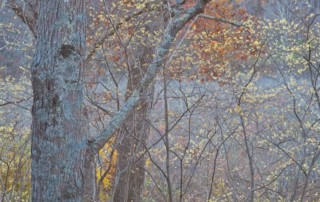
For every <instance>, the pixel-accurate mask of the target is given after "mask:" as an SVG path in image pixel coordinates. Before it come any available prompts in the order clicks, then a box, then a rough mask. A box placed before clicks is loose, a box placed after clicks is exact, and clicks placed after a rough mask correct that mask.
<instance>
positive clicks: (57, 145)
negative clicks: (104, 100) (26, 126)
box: [31, 0, 95, 201]
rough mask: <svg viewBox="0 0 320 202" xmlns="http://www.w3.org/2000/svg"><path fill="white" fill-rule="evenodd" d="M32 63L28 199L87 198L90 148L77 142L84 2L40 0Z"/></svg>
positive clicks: (81, 130) (82, 122)
mask: <svg viewBox="0 0 320 202" xmlns="http://www.w3.org/2000/svg"><path fill="white" fill-rule="evenodd" d="M39 3H40V5H39V18H38V27H37V36H38V37H37V46H36V52H35V56H34V58H33V64H32V69H31V71H32V87H33V97H34V98H33V99H34V100H33V107H32V117H33V120H32V145H31V158H32V165H31V166H32V200H33V201H82V200H84V201H90V200H91V198H92V199H93V198H94V193H95V168H94V162H93V161H94V157H93V156H94V154H93V153H92V152H91V150H90V149H89V147H85V146H84V145H83V142H84V140H85V139H86V136H87V135H88V134H87V133H88V125H87V121H86V118H85V116H84V115H83V113H82V106H83V105H82V104H83V103H82V102H83V81H82V79H81V71H82V67H83V56H84V50H85V42H86V38H85V12H84V11H85V10H84V9H85V3H84V1H77V0H69V1H65V0H56V1H47V0H41V1H40V2H39Z"/></svg>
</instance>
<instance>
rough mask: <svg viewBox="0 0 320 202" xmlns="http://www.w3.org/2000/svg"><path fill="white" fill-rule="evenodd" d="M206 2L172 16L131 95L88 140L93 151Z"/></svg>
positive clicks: (117, 125) (132, 105) (133, 104)
mask: <svg viewBox="0 0 320 202" xmlns="http://www.w3.org/2000/svg"><path fill="white" fill-rule="evenodd" d="M208 2H210V0H200V1H199V2H198V3H197V4H196V5H195V6H193V7H192V8H189V9H187V10H184V11H183V12H182V13H181V15H180V16H179V17H176V18H173V19H172V20H171V21H170V22H169V25H168V26H167V28H166V30H165V32H164V34H163V39H162V41H161V43H160V45H159V46H158V47H157V48H156V50H155V57H154V59H153V62H152V63H151V64H150V65H149V67H148V70H147V72H146V74H145V76H144V78H143V79H142V80H141V82H140V84H139V85H138V87H137V88H136V89H135V90H134V91H133V93H132V95H131V96H130V98H129V99H128V100H127V102H126V103H125V104H124V105H123V106H122V107H121V109H120V110H119V112H118V113H117V114H116V115H115V116H113V117H112V119H111V121H110V122H109V126H108V127H107V128H105V129H104V130H103V131H102V132H101V134H100V135H99V136H98V137H97V138H96V139H93V140H88V144H89V145H90V146H91V148H92V149H93V150H94V151H95V152H98V151H99V150H100V149H101V148H102V147H103V146H104V145H105V144H106V143H107V142H108V140H109V139H110V137H111V136H112V135H113V134H114V133H115V131H116V130H117V129H118V128H120V127H121V125H122V124H123V123H124V122H125V121H126V120H127V118H128V117H129V115H130V114H131V112H132V111H133V109H134V108H135V107H136V106H137V104H138V103H139V100H140V99H141V98H142V96H143V94H144V92H143V89H146V87H147V86H149V85H150V84H151V83H152V82H153V81H154V79H155V77H156V75H157V73H158V72H159V71H160V69H161V68H162V65H163V62H164V60H165V59H166V56H167V55H168V52H169V49H170V47H171V45H172V43H173V41H174V39H175V37H176V35H177V33H178V32H179V31H180V30H181V29H182V28H183V26H184V25H185V24H187V23H188V22H189V21H190V20H191V19H192V18H194V17H195V16H196V15H198V14H199V13H202V12H203V10H204V8H205V6H206V4H207V3H208Z"/></svg>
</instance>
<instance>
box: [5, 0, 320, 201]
mask: <svg viewBox="0 0 320 202" xmlns="http://www.w3.org/2000/svg"><path fill="white" fill-rule="evenodd" d="M40 2H45V1H41V0H40ZM61 2H62V1H61ZM65 2H69V1H65ZM70 2H74V1H70ZM199 2H202V1H193V0H186V1H165V0H163V1H152V0H145V1H143V0H141V1H140V0H139V1H134V0H122V1H113V0H110V1H101V0H88V1H87V2H86V4H85V8H83V10H85V11H86V20H85V21H86V24H85V27H81V29H80V30H83V33H79V35H81V36H82V35H86V38H85V46H83V47H85V48H83V49H81V50H74V49H72V48H70V47H69V46H68V45H65V46H62V47H64V49H63V48H62V47H61V49H59V53H60V54H61V56H59V57H61V58H58V60H59V61H60V59H61V60H64V59H66V58H69V51H70V50H71V52H73V51H79V52H80V55H82V56H83V57H81V58H82V59H81V61H82V63H81V67H83V68H81V69H80V68H79V69H80V70H79V72H78V73H77V72H76V73H74V72H71V73H70V72H69V73H70V75H71V76H70V75H66V76H69V77H76V78H79V79H80V80H81V83H83V89H82V90H83V91H82V92H83V96H82V97H83V100H82V102H81V116H83V117H85V120H82V122H81V124H82V123H84V124H83V125H84V126H83V127H85V131H86V136H85V139H86V140H88V144H92V145H94V148H95V146H96V147H97V148H98V149H97V151H98V152H97V154H94V155H93V156H94V161H93V165H92V166H93V167H94V168H93V169H94V171H95V172H94V174H88V173H87V172H85V173H84V174H83V173H81V174H82V175H86V177H87V178H90V180H92V181H93V185H92V187H93V188H92V190H90V189H88V190H90V191H88V195H90V196H81V197H82V198H85V201H170V202H171V201H319V200H320V196H319V194H320V193H319V192H320V191H319V190H320V159H319V156H320V151H319V149H320V145H319V144H320V136H319V134H320V123H319V121H320V115H319V114H320V95H319V93H320V92H319V90H320V89H319V87H320V86H319V85H320V83H319V81H318V79H319V76H320V61H319V58H320V57H319V56H320V55H319V54H320V52H319V51H320V50H319V44H320V42H319V30H320V29H319V28H320V24H319V23H320V20H319V19H320V17H319V15H320V2H319V1H318V0H303V1H301V0H213V1H208V3H207V4H206V5H205V6H204V8H203V11H201V12H199V13H195V14H194V15H193V16H191V17H190V19H188V21H186V23H185V24H184V25H183V26H181V28H180V29H179V30H176V31H177V33H176V35H175V36H174V38H172V41H170V44H169V43H168V44H169V45H168V44H165V40H166V33H170V32H168V30H169V31H170V27H172V24H174V22H176V21H175V20H177V19H178V20H179V19H180V18H182V17H180V16H183V15H184V12H185V13H187V11H189V10H191V9H192V8H193V7H194V6H195V5H197V3H199ZM204 2H205V1H204ZM40 5H44V4H41V3H40ZM0 6H1V9H0V199H1V201H30V200H31V198H32V199H34V200H35V199H37V198H36V197H40V196H39V195H41V194H35V192H36V191H34V190H38V188H37V185H36V183H38V181H37V180H39V181H41V180H40V179H41V176H40V175H39V176H37V177H33V180H31V174H33V173H32V169H31V168H32V166H31V164H32V163H31V161H32V160H34V159H35V158H36V154H35V153H33V152H34V151H35V150H34V151H33V152H31V150H32V149H31V142H32V138H31V134H32V133H35V132H32V130H31V125H32V120H33V121H34V120H35V118H34V117H35V116H36V115H35V114H36V113H35V112H34V111H33V110H32V105H33V104H34V103H35V102H34V100H37V98H35V96H34V95H35V94H36V93H35V92H37V91H35V85H34V84H32V82H33V83H34V80H32V79H33V73H34V72H32V68H34V67H35V64H34V63H35V60H36V59H35V58H36V57H34V55H37V53H38V52H37V51H38V49H39V46H38V44H39V43H41V42H39V41H41V40H40V39H44V38H41V37H42V36H41V35H39V33H40V32H39V30H40V29H41V27H40V26H39V25H38V27H37V26H36V25H37V22H39V21H41V20H43V19H42V18H41V17H39V19H38V16H41V12H38V10H39V11H41V9H42V7H41V8H39V2H38V1H36V0H30V1H26V0H25V1H23V0H2V1H0ZM50 9H51V8H50ZM50 9H49V10H50ZM188 9H189V10H188ZM74 12H77V11H74ZM179 17H180V18H179ZM39 27H40V28H39ZM37 30H38V31H37ZM42 41H43V40H42ZM44 41H45V40H44ZM162 44H164V45H166V46H163V47H165V48H167V53H166V54H165V55H163V57H161V62H159V64H158V63H157V62H158V61H156V60H155V58H157V57H158V56H159V55H157V54H161V49H159V47H162V46H161V45H162ZM80 47H82V46H81V45H80ZM163 47H162V48H163ZM159 51H160V52H159ZM82 53H83V54H82ZM75 60H79V58H75ZM68 65H70V64H69V63H68ZM157 65H158V66H157ZM70 66H72V67H73V64H72V65H70ZM154 66H157V67H159V70H158V72H157V73H158V74H156V76H155V79H154V80H153V81H151V82H150V83H149V84H148V85H144V86H143V85H141V82H142V81H144V78H145V77H146V75H148V72H149V70H148V69H150V67H154ZM30 67H32V68H30ZM34 69H35V68H34ZM67 73H68V72H67ZM64 74H66V72H64ZM67 84H68V83H67V82H66V84H64V85H67ZM57 85H58V84H57ZM59 85H61V84H59ZM59 85H58V86H59ZM68 85H69V84H68ZM70 85H73V84H70ZM40 86H41V85H40ZM53 86H54V85H53ZM49 88H50V87H48V90H50V89H49ZM135 89H138V91H139V92H142V93H141V94H139V99H138V100H137V103H136V104H135V105H134V106H133V107H132V111H129V112H130V113H128V114H127V115H126V118H125V119H123V121H122V122H121V123H120V122H119V123H120V124H119V125H118V126H117V127H114V129H112V130H111V129H110V131H112V134H110V135H109V136H108V138H103V141H98V140H100V139H101V138H100V137H101V136H99V134H106V133H107V132H108V131H107V132H106V128H107V129H108V128H110V124H109V123H110V121H113V120H116V118H117V117H118V116H117V115H118V114H119V111H120V112H122V111H121V109H123V107H124V106H125V107H126V106H128V105H127V104H126V103H130V102H129V101H130V98H132V95H135V92H136V91H135ZM50 92H51V91H50ZM54 92H56V91H54ZM47 96H48V100H50V99H51V101H52V100H53V101H54V100H55V99H56V98H55V97H54V96H52V97H51V96H50V93H49V94H47ZM67 99H68V97H66V102H67V101H69V100H67ZM57 102H58V103H60V102H61V103H63V99H62V98H58V101H57ZM55 105H56V103H55V102H53V103H50V102H49V103H48V105H47V106H46V107H47V108H48V109H52V108H54V107H55ZM52 106H53V107H52ZM72 109H73V108H72ZM50 113H52V114H54V113H56V112H50ZM115 117H116V118H115ZM58 122H59V121H58ZM62 122H63V121H62ZM111 123H115V122H111ZM81 124H80V125H81ZM49 125H50V124H49ZM111 126H112V124H111ZM66 127H67V126H66ZM81 127H82V126H81ZM33 128H35V127H33ZM111 128H112V127H111ZM78 130H83V128H81V129H78ZM47 131H49V129H48V130H47ZM51 133H52V134H56V133H55V132H52V131H51ZM63 138H64V137H63ZM81 138H82V137H81ZM99 138H100V139H99ZM40 139H41V138H40ZM49 139H50V138H49ZM34 140H35V139H33V142H35V141H34ZM104 140H107V142H106V141H104ZM41 141H42V140H41ZM53 141H58V142H59V145H60V140H55V139H54V140H53ZM66 141H69V140H66ZM70 141H77V140H76V139H72V140H70ZM101 142H103V143H101ZM105 142H106V144H104V143H105ZM79 145H80V143H79ZM51 146H52V145H49V144H48V145H42V146H41V148H40V149H39V150H41V151H42V152H43V150H45V149H47V151H48V152H47V153H48V154H46V155H47V156H46V159H45V160H48V159H50V158H56V160H53V161H52V162H59V161H61V158H58V157H59V156H55V154H53V153H52V152H53V151H54V150H55V149H56V148H54V147H51ZM36 147H37V146H35V145H33V147H32V148H36ZM59 148H60V147H58V149H59ZM77 151H78V150H74V152H77ZM31 153H33V154H35V157H33V159H32V160H31ZM59 155H61V154H59ZM68 155H69V154H68ZM70 156H73V154H70ZM60 157H61V156H60ZM39 158H40V157H39ZM80 159H81V158H80ZM77 160H78V159H76V160H75V161H77ZM81 160H82V159H81ZM84 161H85V160H84ZM79 162H80V160H79ZM90 162H91V160H90ZM59 166H63V165H59ZM34 167H37V166H34ZM34 167H33V168H34ZM44 169H45V168H44ZM52 169H54V168H52ZM39 170H40V169H39ZM42 171H43V170H42ZM33 172H35V171H33ZM50 172H52V173H54V172H55V171H54V170H50ZM50 172H49V173H50ZM81 172H82V171H81ZM39 173H40V171H39ZM74 173H77V171H75V172H74ZM52 176H53V177H52V179H51V178H50V179H51V180H52V181H48V182H43V183H48V184H49V183H51V184H52V185H53V186H56V187H59V186H60V185H59V183H62V182H60V181H59V180H56V179H55V178H54V177H55V175H52ZM86 177H83V179H86ZM55 180H56V181H55ZM53 182H54V183H55V182H56V183H57V184H54V183H53ZM41 183H42V181H41ZM67 186H69V185H67ZM81 186H82V185H81ZM32 187H33V189H32ZM44 187H45V186H44ZM70 187H72V186H70ZM84 187H86V185H84ZM53 189H56V188H53ZM61 189H62V188H61ZM39 190H40V189H39ZM48 190H49V188H48ZM48 190H45V191H43V190H41V191H39V192H38V193H40V192H41V193H42V192H43V193H44V192H46V194H48V195H47V196H50V197H51V196H52V197H53V198H54V197H56V198H55V199H57V200H63V199H65V198H63V197H66V198H69V199H70V198H71V197H72V196H73V195H72V194H70V193H71V192H72V193H73V191H70V193H68V194H67V195H64V194H61V195H60V194H57V195H55V194H53V193H52V192H51V191H48ZM84 190H87V189H86V188H84ZM75 193H76V192H75ZM51 194H52V195H51ZM71 195H72V196H71ZM43 196H44V195H43ZM43 196H41V197H43ZM38 199H39V198H38ZM42 199H43V198H42ZM50 200H52V201H54V200H53V199H50V198H49V199H48V198H47V201H50ZM66 201H68V200H66ZM70 201H72V200H71V199H70Z"/></svg>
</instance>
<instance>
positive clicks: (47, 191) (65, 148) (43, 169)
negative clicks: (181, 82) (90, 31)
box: [10, 0, 209, 201]
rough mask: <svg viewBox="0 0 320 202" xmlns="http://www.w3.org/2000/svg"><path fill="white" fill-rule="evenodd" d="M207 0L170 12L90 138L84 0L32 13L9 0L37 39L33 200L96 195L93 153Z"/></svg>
mask: <svg viewBox="0 0 320 202" xmlns="http://www.w3.org/2000/svg"><path fill="white" fill-rule="evenodd" d="M208 2H209V0H200V1H199V2H198V3H197V4H196V5H195V6H194V7H192V8H190V9H187V10H184V11H182V12H181V11H180V12H178V11H176V12H175V15H176V16H178V17H174V18H172V21H171V22H169V25H168V27H167V29H166V31H165V33H164V36H163V39H162V42H161V44H160V45H159V46H158V47H157V48H156V51H155V52H156V54H155V57H154V59H153V62H152V63H151V64H150V65H149V66H148V68H147V69H148V70H147V72H146V74H145V76H144V78H143V79H142V81H141V82H140V83H139V84H138V85H137V87H136V89H135V90H134V91H133V93H132V94H131V96H130V98H128V100H127V102H126V103H125V104H124V106H123V107H122V108H121V109H120V111H119V112H118V113H117V114H116V115H115V116H114V117H113V118H112V120H111V122H110V124H109V126H108V127H107V128H105V129H104V130H103V131H102V133H101V134H100V135H99V136H98V137H97V138H95V139H91V138H89V134H88V125H87V120H86V117H85V116H84V114H83V80H82V68H83V66H84V51H85V42H86V36H85V1H77V0H55V1H47V0H39V1H36V4H35V5H36V7H38V6H39V7H38V8H39V11H38V12H34V11H33V10H34V7H29V6H26V7H21V5H19V4H18V3H19V2H18V1H14V0H11V1H10V3H12V5H13V6H15V5H16V6H17V7H16V8H17V9H18V10H16V11H17V12H16V13H17V14H18V15H19V16H21V19H23V20H24V21H25V23H26V24H27V25H28V26H29V28H30V30H31V31H32V32H33V33H34V35H35V37H36V42H37V45H36V50H35V55H34V58H33V64H32V67H31V74H32V75H31V76H32V78H31V79H32V88H33V107H32V134H31V139H32V143H31V159H32V163H31V168H32V200H33V201H93V200H94V199H95V198H96V197H95V194H96V193H95V192H96V191H95V190H96V189H95V187H96V185H95V166H94V159H95V155H96V154H97V153H98V151H99V150H100V149H101V148H102V147H103V146H104V145H105V144H106V143H107V141H108V140H109V138H110V137H111V136H112V135H113V134H114V133H115V131H116V130H118V129H119V128H120V127H121V126H122V124H123V123H124V122H125V121H126V120H127V119H128V117H129V116H130V115H131V114H132V112H133V111H134V109H135V108H136V106H137V105H138V104H139V102H140V101H141V99H142V97H143V95H144V93H145V92H144V89H147V88H148V86H149V85H150V84H151V83H152V82H153V80H154V79H155V76H156V74H157V72H158V71H159V70H160V69H161V66H162V63H163V61H164V60H165V57H166V56H167V54H168V52H169V48H170V46H171V44H172V43H173V41H174V39H175V37H176V35H177V33H178V31H180V30H181V28H182V27H183V26H184V25H185V24H186V23H187V22H189V20H190V19H192V18H193V17H194V16H196V15H197V14H198V13H201V12H202V11H203V9H204V7H205V5H206V4H207V3H208ZM22 8H23V9H26V10H23V9H22ZM13 9H15V8H13ZM21 9H22V10H21ZM35 24H37V26H36V25H35Z"/></svg>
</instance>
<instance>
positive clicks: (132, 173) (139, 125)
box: [113, 45, 153, 202]
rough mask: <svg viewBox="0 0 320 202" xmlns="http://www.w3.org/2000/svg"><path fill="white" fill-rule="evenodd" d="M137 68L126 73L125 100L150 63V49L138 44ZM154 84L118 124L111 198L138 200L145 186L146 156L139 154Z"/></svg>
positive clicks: (143, 141)
mask: <svg viewBox="0 0 320 202" xmlns="http://www.w3.org/2000/svg"><path fill="white" fill-rule="evenodd" d="M137 49H138V51H137V52H139V53H141V55H139V56H138V60H139V64H140V66H139V67H133V68H132V69H131V70H130V72H129V80H128V84H127V93H126V99H128V98H129V97H130V95H131V93H132V92H133V90H134V89H135V88H136V87H137V85H138V84H139V83H140V81H141V79H142V78H143V76H144V74H145V71H146V70H147V65H148V64H150V62H151V59H150V58H152V56H151V53H152V49H151V48H148V47H145V46H142V45H140V46H138V47H137ZM152 89H153V86H150V87H148V88H147V89H145V90H144V91H145V92H144V94H145V95H146V96H144V97H143V98H142V99H141V100H140V101H139V104H138V105H137V107H136V109H135V110H134V112H133V113H132V114H131V115H130V117H129V118H128V121H127V122H126V123H125V124H124V125H123V126H122V127H121V129H120V133H119V136H118V138H117V151H118V160H117V174H116V183H115V186H116V187H115V193H114V198H113V199H114V201H117V202H126V201H130V202H131V201H133V202H140V201H141V196H142V192H143V186H144V175H145V170H144V167H145V158H144V157H141V155H142V154H143V152H144V150H145V145H146V143H147V142H146V140H147V138H148V133H149V128H150V127H149V126H148V123H147V121H146V117H147V116H148V111H149V108H150V105H151V102H152V97H153V90H152Z"/></svg>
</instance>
